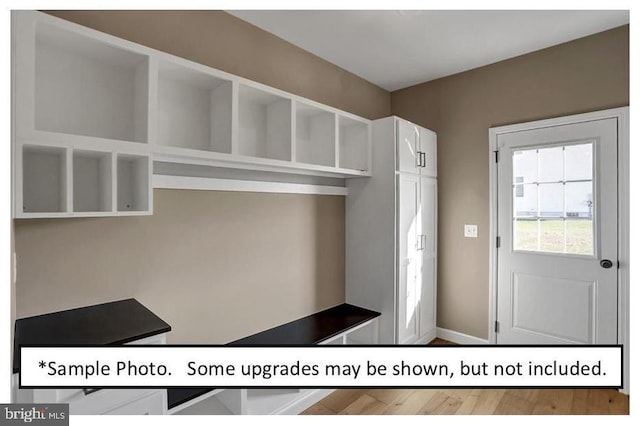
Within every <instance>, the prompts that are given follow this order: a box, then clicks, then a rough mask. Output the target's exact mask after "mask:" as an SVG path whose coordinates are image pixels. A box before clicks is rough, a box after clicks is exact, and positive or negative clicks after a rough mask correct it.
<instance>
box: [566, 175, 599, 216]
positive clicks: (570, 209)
mask: <svg viewBox="0 0 640 426" xmlns="http://www.w3.org/2000/svg"><path fill="white" fill-rule="evenodd" d="M565 191H566V198H567V217H576V218H577V217H581V218H588V219H591V216H592V214H593V189H592V187H591V182H590V181H589V182H568V183H567V185H566V188H565Z"/></svg>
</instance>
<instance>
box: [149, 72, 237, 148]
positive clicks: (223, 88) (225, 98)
mask: <svg viewBox="0 0 640 426" xmlns="http://www.w3.org/2000/svg"><path fill="white" fill-rule="evenodd" d="M232 86H233V83H232V82H231V81H230V80H227V79H222V78H218V77H215V76H212V75H209V74H207V73H204V72H202V71H198V70H195V69H193V68H188V67H186V66H184V65H182V66H181V65H178V64H176V63H174V62H167V61H164V62H162V63H161V64H160V65H159V71H158V119H157V121H158V133H157V134H158V136H157V140H158V145H161V146H171V147H177V148H186V149H195V150H201V151H212V152H219V153H225V154H231V109H232Z"/></svg>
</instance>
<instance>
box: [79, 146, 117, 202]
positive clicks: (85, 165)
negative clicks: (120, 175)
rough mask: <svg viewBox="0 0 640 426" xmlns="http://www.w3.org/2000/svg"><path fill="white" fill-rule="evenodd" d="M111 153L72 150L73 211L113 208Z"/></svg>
mask: <svg viewBox="0 0 640 426" xmlns="http://www.w3.org/2000/svg"><path fill="white" fill-rule="evenodd" d="M112 176H113V155H112V154H111V153H109V152H96V151H79V150H78V151H75V150H74V151H73V211H74V212H110V211H111V210H112V209H113V186H112V185H113V182H112Z"/></svg>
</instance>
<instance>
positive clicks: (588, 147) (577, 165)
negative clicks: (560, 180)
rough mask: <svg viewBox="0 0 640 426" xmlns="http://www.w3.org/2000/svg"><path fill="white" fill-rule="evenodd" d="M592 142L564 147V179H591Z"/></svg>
mask: <svg viewBox="0 0 640 426" xmlns="http://www.w3.org/2000/svg"><path fill="white" fill-rule="evenodd" d="M592 157H593V148H592V144H590V143H586V144H581V145H569V146H567V147H565V160H564V170H565V171H564V174H565V180H584V179H588V180H591V177H592V171H593V166H592V164H593V160H592Z"/></svg>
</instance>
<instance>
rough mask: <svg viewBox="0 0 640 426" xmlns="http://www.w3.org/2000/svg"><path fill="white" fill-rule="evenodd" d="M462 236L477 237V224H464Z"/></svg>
mask: <svg viewBox="0 0 640 426" xmlns="http://www.w3.org/2000/svg"><path fill="white" fill-rule="evenodd" d="M464 236H465V237H467V238H478V225H465V226H464Z"/></svg>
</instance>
